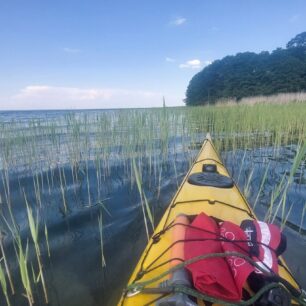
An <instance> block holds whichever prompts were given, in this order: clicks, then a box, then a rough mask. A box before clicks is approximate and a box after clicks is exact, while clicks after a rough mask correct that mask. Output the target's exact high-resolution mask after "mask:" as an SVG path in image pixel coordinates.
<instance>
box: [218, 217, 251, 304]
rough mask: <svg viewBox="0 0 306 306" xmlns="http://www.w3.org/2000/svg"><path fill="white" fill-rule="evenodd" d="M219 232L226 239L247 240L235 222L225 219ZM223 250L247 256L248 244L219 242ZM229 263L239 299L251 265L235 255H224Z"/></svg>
mask: <svg viewBox="0 0 306 306" xmlns="http://www.w3.org/2000/svg"><path fill="white" fill-rule="evenodd" d="M220 234H221V236H222V237H224V238H226V239H228V240H240V241H247V236H246V234H245V232H244V231H243V230H242V229H241V228H240V227H239V226H238V225H236V224H234V223H232V222H229V221H225V222H223V223H222V224H221V226H220ZM221 245H222V249H223V252H225V253H226V252H237V253H240V254H243V255H246V256H249V246H248V243H247V242H234V243H232V242H225V241H222V242H221ZM226 260H227V263H228V264H229V266H230V268H231V271H232V275H233V277H234V282H235V284H236V287H237V290H238V292H239V296H240V299H241V297H242V288H243V286H244V284H245V283H246V280H247V278H248V277H249V275H250V274H251V272H253V271H254V267H253V265H251V264H250V263H249V262H248V261H246V260H245V259H244V258H241V257H237V256H228V257H226Z"/></svg>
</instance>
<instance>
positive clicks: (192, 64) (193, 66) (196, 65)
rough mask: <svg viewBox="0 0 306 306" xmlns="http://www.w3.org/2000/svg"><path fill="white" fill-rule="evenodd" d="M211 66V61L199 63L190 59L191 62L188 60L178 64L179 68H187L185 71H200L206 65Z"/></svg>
mask: <svg viewBox="0 0 306 306" xmlns="http://www.w3.org/2000/svg"><path fill="white" fill-rule="evenodd" d="M210 64H211V61H204V62H201V61H200V60H199V59H192V60H189V61H187V62H185V63H183V64H180V65H179V67H180V68H182V69H184V68H187V69H200V68H204V67H206V66H208V65H210Z"/></svg>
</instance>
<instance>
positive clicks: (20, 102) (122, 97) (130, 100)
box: [1, 85, 183, 109]
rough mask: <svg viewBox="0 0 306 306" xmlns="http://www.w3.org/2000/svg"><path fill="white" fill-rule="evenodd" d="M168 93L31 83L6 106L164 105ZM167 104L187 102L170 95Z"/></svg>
mask: <svg viewBox="0 0 306 306" xmlns="http://www.w3.org/2000/svg"><path fill="white" fill-rule="evenodd" d="M164 95H165V94H164V93H160V92H153V91H144V90H126V89H120V88H119V89H118V88H77V87H60V86H49V85H30V86H26V87H25V88H23V89H21V90H20V92H19V93H18V94H16V95H14V96H12V97H11V98H10V99H9V100H10V101H9V102H10V103H9V106H7V107H5V105H3V106H2V107H1V108H2V109H82V108H83V109H85V108H86V109H93V108H127V107H135V108H136V107H161V106H162V99H163V96H164ZM166 97H167V105H169V106H175V105H183V103H182V99H180V98H178V97H173V96H167V95H166Z"/></svg>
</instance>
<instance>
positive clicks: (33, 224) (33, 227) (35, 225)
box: [25, 198, 49, 304]
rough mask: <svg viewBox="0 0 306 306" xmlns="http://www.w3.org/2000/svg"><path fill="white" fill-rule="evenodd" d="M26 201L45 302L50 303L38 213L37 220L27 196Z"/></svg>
mask: <svg viewBox="0 0 306 306" xmlns="http://www.w3.org/2000/svg"><path fill="white" fill-rule="evenodd" d="M25 201H26V205H27V214H28V222H29V227H30V232H31V236H32V239H33V242H34V248H35V252H36V258H37V264H38V268H39V275H40V279H41V283H42V287H43V291H44V297H45V302H46V303H47V304H48V302H49V299H48V293H47V285H46V280H45V275H44V271H43V263H42V259H41V251H40V247H39V242H38V226H39V224H38V215H37V217H36V220H35V219H34V217H33V212H32V209H31V208H30V206H29V204H28V202H27V199H26V198H25Z"/></svg>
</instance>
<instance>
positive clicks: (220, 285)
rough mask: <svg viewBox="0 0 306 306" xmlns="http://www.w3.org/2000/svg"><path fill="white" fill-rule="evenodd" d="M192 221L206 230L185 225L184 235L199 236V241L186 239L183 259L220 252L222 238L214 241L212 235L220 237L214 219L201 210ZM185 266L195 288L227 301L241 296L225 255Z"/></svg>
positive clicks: (238, 298)
mask: <svg viewBox="0 0 306 306" xmlns="http://www.w3.org/2000/svg"><path fill="white" fill-rule="evenodd" d="M191 225H192V226H193V227H197V228H199V229H202V230H205V231H209V232H205V231H201V230H198V229H193V228H190V227H187V228H186V234H185V239H186V240H189V239H191V240H195V239H199V241H192V242H185V246H184V253H185V260H188V259H190V258H193V257H196V256H199V255H204V254H210V253H223V249H222V245H221V242H220V241H214V239H216V238H218V239H219V238H220V237H219V233H220V231H219V227H218V225H217V223H216V222H215V220H213V219H212V218H210V217H208V216H207V215H206V214H204V213H201V214H199V215H198V216H197V217H196V218H195V219H194V221H193V222H192V223H191ZM216 234H217V235H216ZM205 239H208V240H205ZM209 239H211V240H209ZM200 240H202V241H200ZM186 268H187V269H188V270H189V271H190V272H191V274H192V279H193V285H194V287H195V288H196V289H197V290H198V291H200V292H203V293H206V294H208V295H211V296H214V297H217V298H221V299H225V300H230V301H238V300H240V299H241V293H240V292H241V290H238V289H237V286H236V284H235V281H234V278H233V275H232V273H231V269H230V267H229V265H228V263H227V260H226V259H225V258H221V257H216V258H209V259H204V260H200V261H197V262H195V263H193V264H190V265H188V266H187V267H186Z"/></svg>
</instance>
